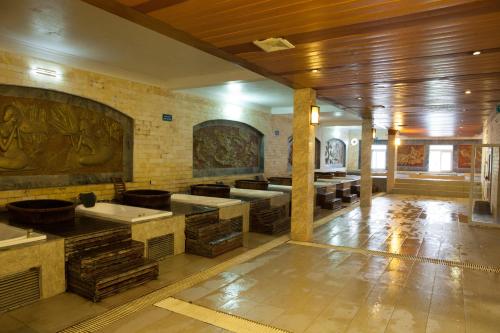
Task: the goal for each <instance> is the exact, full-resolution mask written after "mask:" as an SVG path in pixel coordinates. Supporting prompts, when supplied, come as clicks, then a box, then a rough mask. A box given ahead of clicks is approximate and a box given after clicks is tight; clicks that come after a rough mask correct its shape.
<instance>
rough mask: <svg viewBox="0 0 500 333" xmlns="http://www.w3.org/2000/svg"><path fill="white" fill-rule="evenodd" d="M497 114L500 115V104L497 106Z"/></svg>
mask: <svg viewBox="0 0 500 333" xmlns="http://www.w3.org/2000/svg"><path fill="white" fill-rule="evenodd" d="M497 113H500V104H497Z"/></svg>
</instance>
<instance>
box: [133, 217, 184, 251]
mask: <svg viewBox="0 0 500 333" xmlns="http://www.w3.org/2000/svg"><path fill="white" fill-rule="evenodd" d="M130 227H131V228H132V239H133V240H136V241H140V242H143V243H144V244H145V252H144V255H145V256H146V258H147V257H148V256H149V253H148V246H147V244H148V239H151V238H154V237H159V236H164V235H168V234H172V233H173V234H174V255H176V254H180V253H184V249H185V243H186V236H185V234H184V229H185V216H184V215H174V216H171V217H167V218H159V219H154V220H150V221H146V222H138V223H133V224H131V226H130Z"/></svg>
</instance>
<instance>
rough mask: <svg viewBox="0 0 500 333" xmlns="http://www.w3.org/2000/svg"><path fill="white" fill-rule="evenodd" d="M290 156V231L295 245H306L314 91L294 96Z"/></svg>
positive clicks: (311, 189) (311, 203)
mask: <svg viewBox="0 0 500 333" xmlns="http://www.w3.org/2000/svg"><path fill="white" fill-rule="evenodd" d="M293 103H294V109H293V155H292V231H291V238H292V240H296V241H310V240H311V238H312V233H313V215H314V184H313V182H314V149H315V142H314V139H315V128H314V126H313V125H311V124H310V114H311V105H314V104H315V103H316V91H314V90H313V89H309V88H306V89H297V90H295V92H294V99H293Z"/></svg>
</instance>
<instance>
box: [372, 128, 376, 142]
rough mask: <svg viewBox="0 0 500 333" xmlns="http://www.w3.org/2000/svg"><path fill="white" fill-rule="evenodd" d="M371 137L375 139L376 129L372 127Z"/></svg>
mask: <svg viewBox="0 0 500 333" xmlns="http://www.w3.org/2000/svg"><path fill="white" fill-rule="evenodd" d="M372 138H374V139H376V138H377V129H376V128H372Z"/></svg>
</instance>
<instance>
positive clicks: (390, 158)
mask: <svg viewBox="0 0 500 333" xmlns="http://www.w3.org/2000/svg"><path fill="white" fill-rule="evenodd" d="M397 134H398V131H397V130H394V129H389V135H388V138H387V193H391V192H392V189H393V188H394V182H395V179H396V172H397V156H398V155H397V154H398V146H397V145H396V136H397Z"/></svg>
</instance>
